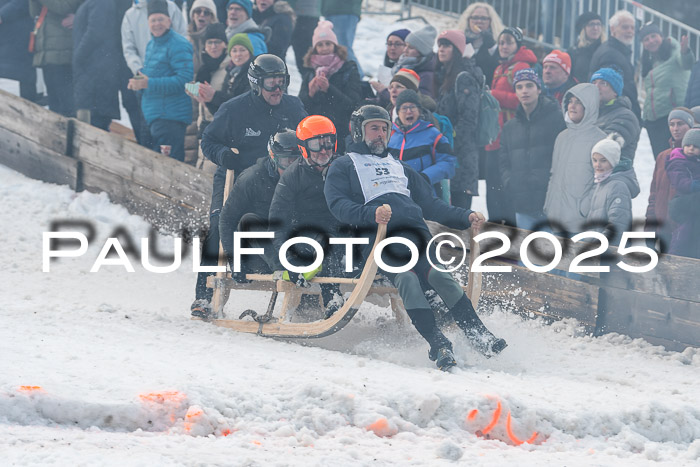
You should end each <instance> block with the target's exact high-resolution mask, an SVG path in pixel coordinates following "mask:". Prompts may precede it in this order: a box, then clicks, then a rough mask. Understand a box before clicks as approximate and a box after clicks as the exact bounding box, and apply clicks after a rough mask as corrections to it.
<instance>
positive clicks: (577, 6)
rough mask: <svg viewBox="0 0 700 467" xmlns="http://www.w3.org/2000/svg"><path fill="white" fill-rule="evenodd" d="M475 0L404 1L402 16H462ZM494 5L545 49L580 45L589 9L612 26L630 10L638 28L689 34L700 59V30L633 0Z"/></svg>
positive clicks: (512, 0) (501, 1)
mask: <svg viewBox="0 0 700 467" xmlns="http://www.w3.org/2000/svg"><path fill="white" fill-rule="evenodd" d="M474 1H475V0H403V1H402V3H403V8H402V9H401V12H400V16H401V18H402V19H407V18H411V17H412V15H413V11H412V9H413V8H418V9H424V10H428V11H432V12H434V13H438V14H441V15H444V16H448V17H452V18H455V19H457V18H459V16H460V15H461V14H462V12H463V11H464V10H465V9H466V8H467V6H469V5H470V4H471V3H474ZM482 1H486V3H489V4H491V5H492V6H493V7H494V9H495V10H496V12H497V13H498V14H499V15H500V17H501V20H502V21H503V24H505V25H507V26H518V27H520V28H521V29H522V30H523V32H524V34H525V35H526V36H527V37H528V38H529V39H530V42H535V43H537V44H539V45H541V46H543V47H545V48H547V47H548V48H563V49H568V48H570V47H573V46H574V45H576V42H577V37H576V28H575V25H576V18H577V17H578V16H579V15H580V14H581V13H584V12H586V11H595V12H597V13H598V14H599V15H600V16H601V17H602V18H603V25H604V27H605V28H606V30H607V29H608V20H609V19H610V17H611V16H612V15H613V13H615V12H616V11H618V10H623V9H624V10H628V11H629V12H630V13H632V15H633V16H634V17H635V18H636V27H637V29H639V27H641V26H642V24H644V23H646V22H648V21H653V22H655V23H656V24H658V25H659V27H660V28H661V31H662V32H663V33H664V34H665V35H668V36H671V37H674V38H675V39H677V40H679V41H680V38H681V36H683V35H687V36H688V37H689V40H690V43H689V45H690V48H691V50H693V52H694V53H695V57H696V58H700V30H697V29H695V28H693V27H690V26H688V25H687V24H684V23H682V22H681V21H678V20H676V19H673V18H671V17H669V16H667V15H664V14H663V13H659V12H658V11H656V10H653V9H651V8H649V7H647V6H644V5H642V4H641V3H639V2H635V1H632V0H482ZM633 50H634V57H635V60H636V59H637V58H638V57H639V55H640V54H641V44H640V43H639V40H636V41H635V44H634V46H633Z"/></svg>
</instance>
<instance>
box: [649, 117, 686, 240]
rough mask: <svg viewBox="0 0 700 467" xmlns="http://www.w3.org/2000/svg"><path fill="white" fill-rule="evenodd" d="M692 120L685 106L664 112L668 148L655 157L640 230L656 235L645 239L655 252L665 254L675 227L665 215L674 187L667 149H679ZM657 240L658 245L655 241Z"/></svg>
mask: <svg viewBox="0 0 700 467" xmlns="http://www.w3.org/2000/svg"><path fill="white" fill-rule="evenodd" d="M694 123H695V120H694V118H693V115H692V112H691V111H690V110H689V109H687V108H685V107H676V108H675V109H673V110H672V111H671V113H669V114H668V128H669V132H670V133H671V138H670V140H669V147H668V148H667V149H666V150H665V151H662V152H661V153H659V154H658V155H657V156H656V164H655V166H654V175H653V177H652V179H651V187H650V188H649V201H648V203H647V211H646V220H645V223H644V230H645V231H647V232H655V234H656V238H655V239H654V240H648V241H647V243H648V244H649V246H650V247H652V248H656V250H657V251H661V252H663V253H667V252H668V250H669V246H670V245H671V235H672V233H673V229H674V228H675V224H674V222H673V221H672V220H671V218H670V217H669V213H668V211H669V206H670V202H671V200H672V199H673V198H674V197H675V196H676V190H675V189H674V188H673V187H672V186H671V182H670V180H669V179H668V174H667V173H666V162H667V161H668V159H669V157H670V156H671V151H673V150H674V149H675V148H681V146H682V144H683V137H684V136H685V134H686V133H687V132H688V131H689V130H690V129H692V128H693V124H694ZM657 242H658V246H657V245H656V243H657Z"/></svg>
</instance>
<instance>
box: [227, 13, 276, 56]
mask: <svg viewBox="0 0 700 467" xmlns="http://www.w3.org/2000/svg"><path fill="white" fill-rule="evenodd" d="M240 33H245V34H248V38H249V39H250V42H251V44H253V53H254V55H256V56H258V55H260V54H264V53H267V44H266V42H265V37H266V31H264V30H262V29H261V28H260V27H259V26H258V24H257V23H256V22H255V21H254V20H253V4H252V2H251V0H229V2H228V3H227V4H226V38H227V39H231V38H232V37H233V36H235V35H236V34H240ZM267 33H268V34H269V31H267Z"/></svg>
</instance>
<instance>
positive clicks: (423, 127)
mask: <svg viewBox="0 0 700 467" xmlns="http://www.w3.org/2000/svg"><path fill="white" fill-rule="evenodd" d="M396 110H397V118H396V119H395V120H394V123H393V125H392V132H391V138H390V139H389V145H388V148H389V153H391V155H392V156H394V158H395V159H398V160H400V161H403V162H405V163H406V164H407V165H408V166H409V167H411V168H412V169H414V170H415V171H416V172H418V173H420V174H421V175H423V177H425V179H426V180H427V181H428V183H430V185H432V186H433V190H435V192H436V194H437V195H438V197H440V198H442V199H449V193H448V192H447V186H446V185H445V186H444V190H443V184H442V183H441V182H442V181H443V180H447V179H450V178H452V177H453V176H454V173H455V161H456V159H455V157H454V156H453V155H452V147H451V146H450V142H449V140H448V139H447V137H446V136H444V135H443V134H442V133H441V132H440V129H439V128H438V127H436V126H435V125H433V124H431V123H430V122H428V121H426V120H424V119H422V118H421V110H422V108H421V97H420V96H419V95H418V93H417V92H416V91H414V90H406V91H404V92H402V93H401V94H400V95H399V97H398V98H397V99H396ZM443 191H445V192H444V193H443Z"/></svg>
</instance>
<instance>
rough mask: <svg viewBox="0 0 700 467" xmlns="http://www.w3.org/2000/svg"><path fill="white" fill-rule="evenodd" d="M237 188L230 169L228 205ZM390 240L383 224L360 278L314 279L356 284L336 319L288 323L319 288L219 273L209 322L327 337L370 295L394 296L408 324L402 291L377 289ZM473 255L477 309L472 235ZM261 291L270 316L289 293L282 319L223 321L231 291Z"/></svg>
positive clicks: (471, 289) (470, 289) (474, 292)
mask: <svg viewBox="0 0 700 467" xmlns="http://www.w3.org/2000/svg"><path fill="white" fill-rule="evenodd" d="M232 185H233V171H231V170H229V171H227V174H226V186H225V189H224V202H226V199H227V198H228V195H229V193H230V189H231V186H232ZM385 237H386V225H385V224H379V225H378V229H377V235H376V237H375V241H374V244H373V245H372V250H371V252H370V255H369V257H368V258H367V261H366V262H365V266H364V269H363V270H362V274H361V275H360V277H359V278H356V279H346V278H327V277H317V278H314V279H312V280H311V282H312V284H319V283H340V284H350V285H354V286H355V287H354V289H353V290H352V292H351V294H350V297H349V298H348V299H347V300H346V301H345V304H344V305H343V306H342V308H341V309H340V310H338V311H337V312H335V313H334V314H333V316H331V317H330V318H327V319H323V320H320V321H313V322H309V323H290V322H284V318H285V317H286V315H287V311H288V310H289V308H291V307H292V306H294V305H295V302H297V303H298V299H299V298H300V297H301V294H304V293H314V292H316V293H317V290H318V289H317V287H318V286H317V285H314V287H315V288H316V289H315V290H314V289H312V290H310V289H303V288H299V287H297V286H296V285H295V284H292V283H290V282H286V281H275V280H274V279H273V278H272V275H263V274H247V275H246V278H247V279H248V280H251V281H253V283H252V284H238V283H236V282H235V281H234V280H233V279H232V278H231V277H230V275H229V274H228V273H225V272H217V273H216V276H215V277H209V278H208V280H207V287H209V288H213V289H214V293H213V298H212V314H213V316H214V317H215V318H214V319H211V320H209V321H210V322H211V323H212V324H215V325H217V326H220V327H225V328H229V329H233V330H236V331H239V332H247V333H253V334H258V335H261V336H264V337H277V338H319V337H325V336H328V335H331V334H334V333H335V332H337V331H339V330H340V329H342V328H343V327H345V325H347V324H348V323H349V322H350V320H352V318H353V317H354V316H355V314H356V313H357V311H358V310H359V308H360V305H361V304H362V302H363V301H364V300H365V298H366V297H367V295H368V294H369V293H373V294H382V295H386V294H389V295H390V300H391V308H392V311H393V312H394V315H395V317H396V319H397V321H398V322H399V323H402V324H403V322H404V321H405V319H404V312H403V306H402V303H401V301H400V298H399V296H398V291H397V289H396V288H395V287H382V286H377V287H373V285H374V280H375V277H376V274H377V264H376V262H375V260H374V252H375V250H376V248H377V245H379V243H380V242H381V241H382V240H384V238H385ZM469 246H470V255H469V274H468V285H467V287H464V289H465V291H466V293H467V296H468V297H469V299H470V300H471V302H472V304H473V305H474V308H476V307H477V304H478V301H479V296H480V294H481V273H474V272H472V264H473V261H474V259H475V258H476V257H477V256H478V255H479V245H478V243H477V242H475V241H474V236H473V235H471V236H470V242H469ZM219 266H223V267H226V266H227V261H226V259H225V255H224V253H223V248H222V246H221V243H220V244H219ZM236 289H238V290H260V291H271V292H272V294H273V295H272V298H271V299H270V304H269V305H268V312H269V314H271V313H272V308H273V307H274V305H275V302H276V299H277V294H278V293H279V292H283V293H284V294H285V297H284V301H283V304H282V313H281V315H280V317H279V318H277V319H274V320H269V321H263V320H243V319H223V318H222V317H223V309H224V305H225V304H226V302H227V300H228V296H229V294H230V292H231V290H236Z"/></svg>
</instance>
